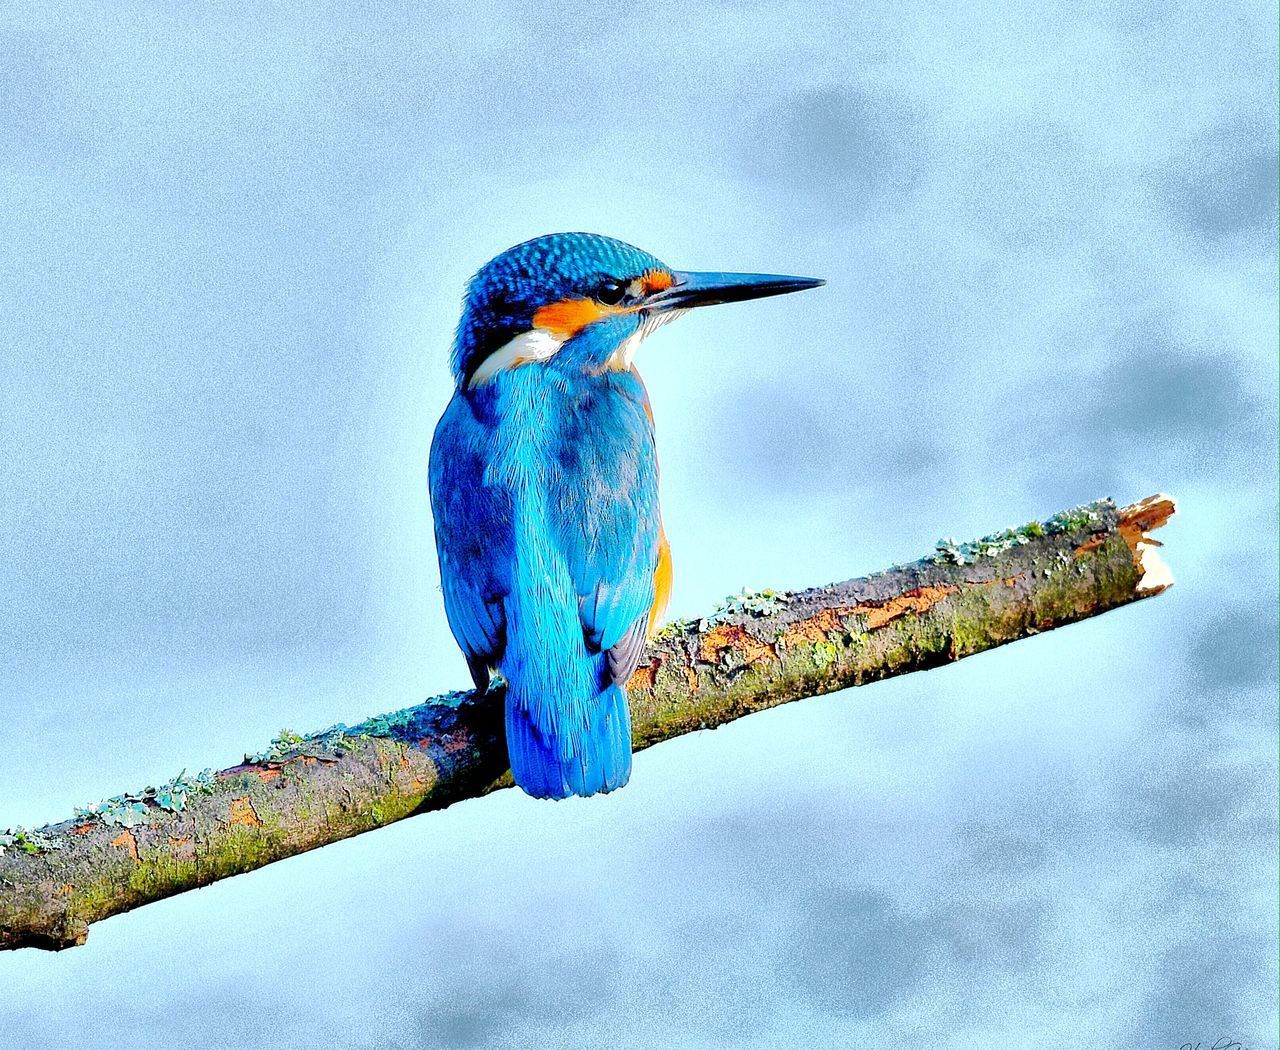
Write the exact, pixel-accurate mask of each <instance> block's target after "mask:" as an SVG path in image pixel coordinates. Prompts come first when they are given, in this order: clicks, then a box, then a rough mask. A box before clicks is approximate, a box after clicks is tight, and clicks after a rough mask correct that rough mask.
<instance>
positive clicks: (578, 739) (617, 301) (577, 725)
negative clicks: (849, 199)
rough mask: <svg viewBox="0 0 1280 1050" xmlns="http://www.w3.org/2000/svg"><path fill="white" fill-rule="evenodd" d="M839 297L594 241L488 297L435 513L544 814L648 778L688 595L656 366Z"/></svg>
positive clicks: (519, 767) (474, 307) (438, 460)
mask: <svg viewBox="0 0 1280 1050" xmlns="http://www.w3.org/2000/svg"><path fill="white" fill-rule="evenodd" d="M822 283H823V282H822V281H818V280H814V279H811V278H807V277H779V276H773V275H767V274H737V273H681V272H679V271H677V270H672V269H671V268H670V267H668V266H666V265H665V264H664V263H662V262H660V261H659V260H658V259H656V258H654V257H653V256H652V255H650V254H648V253H647V252H644V251H641V250H640V249H639V248H634V247H632V246H631V245H629V244H624V243H623V242H622V241H618V240H614V239H613V238H611V237H603V236H599V235H597V234H589V233H556V234H550V235H548V236H545V237H537V238H534V239H533V240H530V241H525V242H524V243H523V244H518V245H516V246H515V247H514V248H510V249H508V250H507V251H505V252H503V253H502V254H501V255H499V256H497V257H496V258H495V259H493V260H491V261H490V262H489V263H487V264H486V265H485V266H484V267H483V268H481V270H480V271H479V272H478V273H477V274H476V275H475V276H474V277H473V278H472V279H471V282H470V283H469V285H468V287H467V293H466V300H465V305H464V308H463V312H462V319H461V321H460V322H459V324H458V330H457V336H456V339H455V341H454V347H453V362H452V363H453V377H454V380H455V382H456V384H457V387H456V390H455V391H454V394H453V398H452V399H451V400H450V402H449V405H448V407H447V408H446V409H445V411H444V415H443V416H442V417H441V419H440V422H439V424H438V425H437V427H436V431H435V437H434V439H433V441H432V444H431V466H430V479H431V506H432V511H433V513H434V515H435V532H436V549H437V552H438V554H439V557H440V578H441V586H442V590H443V592H444V605H445V613H446V614H447V616H448V619H449V627H450V628H451V630H452V631H453V636H454V638H455V639H457V642H458V645H459V646H461V648H462V651H463V653H464V654H465V656H466V658H467V664H468V666H469V667H470V670H471V676H472V678H473V679H474V680H475V684H476V689H477V690H478V691H479V692H481V693H483V692H484V691H485V690H487V689H488V686H489V682H490V676H491V674H492V673H493V672H494V671H495V670H497V671H499V672H501V674H502V677H503V678H505V679H506V682H507V692H506V711H505V716H506V737H507V753H508V756H509V758H510V762H511V772H512V774H513V776H514V777H515V781H516V783H517V784H518V785H520V787H521V788H523V789H524V790H525V791H526V792H528V793H529V794H530V795H534V796H536V797H539V798H566V797H567V796H569V795H594V794H596V793H598V792H602V791H612V790H613V789H614V788H618V787H621V786H622V785H623V784H625V783H626V782H627V779H628V777H629V776H630V774H631V719H630V714H629V711H628V708H627V694H626V688H625V687H626V683H627V680H628V678H630V677H631V674H632V672H633V671H634V670H635V668H636V664H637V663H638V661H639V659H640V654H641V651H642V650H643V648H644V643H645V641H646V639H647V637H648V636H649V634H650V633H651V632H652V630H653V628H654V626H655V625H656V624H657V623H658V621H659V620H660V619H661V617H662V615H663V613H664V611H665V608H666V604H667V599H668V596H669V595H670V590H671V557H670V552H669V549H668V546H667V541H666V537H665V536H664V534H663V530H662V514H661V510H660V508H659V505H658V459H657V452H656V449H655V447H654V438H653V416H652V413H651V411H650V408H649V399H648V395H647V394H646V393H645V388H644V383H643V382H642V381H641V379H640V375H639V373H638V372H637V371H636V370H635V367H634V366H633V364H632V360H633V358H634V356H635V352H636V348H637V347H638V346H639V345H640V342H641V340H643V339H644V338H645V337H646V336H647V335H649V334H650V333H651V332H653V331H654V330H655V329H656V328H658V327H660V326H661V325H663V324H665V323H666V322H667V321H670V320H672V319H673V318H675V317H678V316H679V315H681V314H683V313H684V312H685V311H686V310H689V309H690V308H692V307H696V306H705V305H708V304H711V303H728V302H735V301H738V300H743V299H756V298H760V297H762V296H767V295H781V294H783V293H785V292H794V291H799V290H800V289H802V288H813V287H816V286H817V285H820V284H822Z"/></svg>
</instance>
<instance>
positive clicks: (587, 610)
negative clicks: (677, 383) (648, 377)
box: [552, 373, 662, 685]
mask: <svg viewBox="0 0 1280 1050" xmlns="http://www.w3.org/2000/svg"><path fill="white" fill-rule="evenodd" d="M601 393H602V395H603V396H598V397H595V398H592V399H588V401H587V402H586V403H584V404H583V405H581V406H580V407H579V410H578V411H577V412H575V413H574V414H573V418H572V420H571V421H570V423H569V424H568V425H567V426H566V427H565V430H564V442H563V445H562V447H561V448H560V450H559V456H558V461H559V464H560V465H561V467H562V471H561V472H560V473H559V476H558V477H557V478H556V479H555V482H554V484H553V490H558V491H556V492H555V498H554V500H553V502H552V508H553V518H552V522H553V531H554V533H555V541H556V543H557V545H558V547H559V548H560V550H561V552H562V553H563V555H564V559H565V564H566V565H567V567H568V569H569V575H570V578H571V579H572V580H573V584H574V588H575V590H576V592H577V595H578V601H579V612H580V616H581V619H582V630H583V634H584V635H585V637H586V641H587V646H588V648H589V649H590V650H591V651H593V652H606V653H608V656H609V659H608V669H609V675H610V677H611V678H612V680H613V681H614V682H615V683H617V684H619V685H623V684H625V682H626V681H627V679H628V678H630V676H631V673H632V672H633V671H634V670H635V668H636V663H637V662H638V661H639V658H640V652H641V650H642V649H643V647H644V641H645V636H646V631H647V628H648V624H649V612H650V610H651V609H652V607H653V603H654V569H655V567H656V566H657V563H658V550H659V545H660V543H661V533H662V526H661V515H660V512H659V507H658V462H657V454H656V451H655V448H654V441H653V424H652V422H651V420H650V419H649V417H648V414H647V412H646V410H645V405H646V398H645V395H644V387H643V385H641V384H640V380H639V376H637V375H635V374H634V373H617V374H614V375H611V376H609V377H608V386H607V388H606V391H602V392H601Z"/></svg>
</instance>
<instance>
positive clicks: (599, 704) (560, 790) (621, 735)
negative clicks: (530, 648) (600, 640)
mask: <svg viewBox="0 0 1280 1050" xmlns="http://www.w3.org/2000/svg"><path fill="white" fill-rule="evenodd" d="M601 659H603V658H601ZM593 662H594V661H593ZM522 693H523V690H522V688H521V684H520V680H519V679H516V680H515V681H513V682H512V683H511V685H510V687H509V688H508V690H507V755H508V757H509V758H510V760H511V774H512V776H513V777H515V781H516V783H517V784H519V785H520V787H521V788H522V789H523V790H524V791H525V792H527V793H528V794H530V795H533V796H534V797H535V798H568V797H569V796H570V795H596V794H599V793H600V792H603V791H612V790H613V789H614V788H620V787H622V785H623V784H625V783H626V782H627V779H628V778H629V777H630V776H631V713H630V711H629V710H628V708H627V694H626V691H625V690H624V689H623V688H622V687H621V686H617V685H613V684H612V683H610V684H608V685H606V686H604V687H603V688H602V689H600V691H599V692H598V693H596V695H595V696H594V697H593V698H592V699H591V700H590V701H589V702H588V703H586V704H585V705H583V706H582V707H581V708H579V709H578V710H572V709H571V710H570V712H566V713H567V714H569V717H567V718H562V719H560V720H559V724H558V725H554V726H545V725H541V724H539V722H538V721H537V720H536V712H537V711H538V710H539V708H540V707H541V705H540V704H539V703H538V702H537V699H536V698H532V697H525V696H523V695H522ZM530 700H533V701H534V702H532V703H530V702H528V701H530ZM575 706H576V705H575Z"/></svg>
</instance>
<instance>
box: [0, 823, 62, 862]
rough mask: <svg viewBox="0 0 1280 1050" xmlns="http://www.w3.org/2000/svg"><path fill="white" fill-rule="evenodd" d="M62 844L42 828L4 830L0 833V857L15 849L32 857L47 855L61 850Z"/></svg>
mask: <svg viewBox="0 0 1280 1050" xmlns="http://www.w3.org/2000/svg"><path fill="white" fill-rule="evenodd" d="M62 846H63V843H62V842H61V840H59V839H56V838H54V837H53V836H51V835H48V834H46V833H45V831H44V829H43V828H24V827H16V828H5V829H4V831H0V857H2V856H4V852H5V850H9V849H16V850H20V851H22V852H23V853H26V854H29V855H34V854H37V853H47V852H48V851H49V850H55V849H61V848H62Z"/></svg>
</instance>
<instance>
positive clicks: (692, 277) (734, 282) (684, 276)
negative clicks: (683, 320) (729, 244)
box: [644, 271, 827, 311]
mask: <svg viewBox="0 0 1280 1050" xmlns="http://www.w3.org/2000/svg"><path fill="white" fill-rule="evenodd" d="M672 277H673V278H674V281H673V283H672V285H671V287H670V288H666V289H664V290H662V291H660V292H656V293H654V294H653V295H651V296H649V298H648V299H647V300H646V301H645V304H644V308H645V309H646V310H654V311H666V310H688V309H690V308H691V307H694V306H713V305H714V304H716V303H737V302H742V301H743V300H746V299H763V298H764V297H765V296H769V295H786V294H787V293H788V292H800V291H804V289H806V288H817V287H819V286H821V285H824V284H826V283H827V282H826V281H821V280H818V279H817V278H816V277H783V276H781V275H780V274H775V273H710V272H708V273H680V272H679V271H676V272H674V273H673V274H672Z"/></svg>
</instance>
